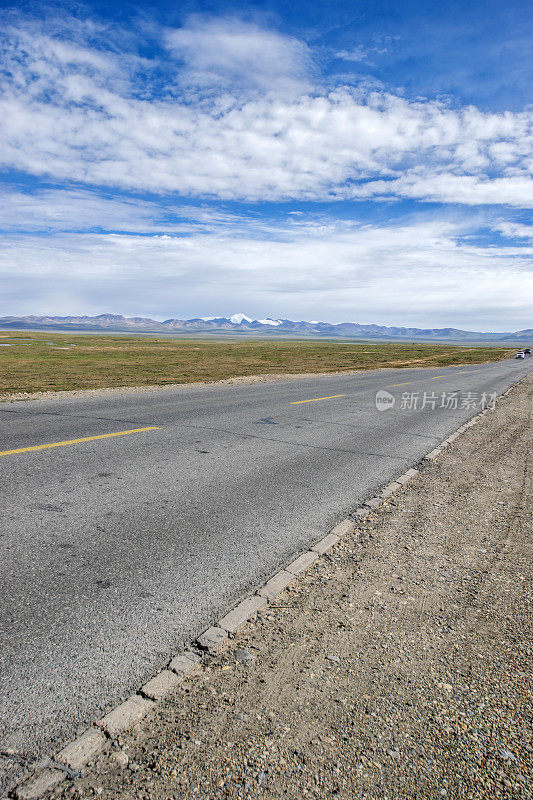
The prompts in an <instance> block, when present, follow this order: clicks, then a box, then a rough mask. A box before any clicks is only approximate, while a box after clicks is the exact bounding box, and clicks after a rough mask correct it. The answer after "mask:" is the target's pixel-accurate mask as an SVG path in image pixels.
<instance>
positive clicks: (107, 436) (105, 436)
mask: <svg viewBox="0 0 533 800" xmlns="http://www.w3.org/2000/svg"><path fill="white" fill-rule="evenodd" d="M160 430H161V428H160V427H158V426H156V425H152V426H150V427H149V428H133V430H131V431H118V432H117V433H101V434H99V435H98V436H84V438H83V439H68V440H67V441H66V442H52V443H51V444H36V445H34V446H33V447H18V448H17V449H16V450H3V451H0V456H11V455H13V454H14V453H29V452H30V451H31V450H48V448H49V447H64V446H65V445H67V444H80V442H93V441H94V440H95V439H110V438H111V437H112V436H127V434H128V433H141V431H160Z"/></svg>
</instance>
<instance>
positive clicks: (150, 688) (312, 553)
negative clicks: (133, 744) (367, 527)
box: [8, 376, 527, 800]
mask: <svg viewBox="0 0 533 800" xmlns="http://www.w3.org/2000/svg"><path fill="white" fill-rule="evenodd" d="M526 377H527V376H524V378H521V379H520V380H518V381H516V382H515V383H514V384H513V385H512V386H510V387H509V389H507V390H506V391H505V392H504V393H503V394H502V395H500V396H499V397H498V398H497V402H499V401H500V400H501V399H502V398H504V397H506V396H507V395H508V394H509V393H510V392H511V391H512V390H513V389H514V388H515V387H516V386H518V385H519V384H520V383H522V381H524V380H525V378H526ZM489 410H492V409H488V408H486V409H483V410H482V411H480V412H479V413H478V414H476V415H475V416H474V417H472V418H471V419H470V420H468V421H467V422H465V423H464V424H463V425H461V426H460V427H459V428H458V429H457V430H456V431H455V432H454V433H452V434H450V435H449V436H448V437H447V438H446V439H444V440H443V441H442V442H441V443H440V444H439V445H438V446H437V447H435V448H433V450H431V451H430V452H429V453H427V454H426V455H425V456H424V457H423V458H422V461H421V463H424V462H432V461H435V460H436V459H437V458H438V457H439V456H440V454H441V453H442V452H444V450H445V449H446V448H447V447H448V446H449V445H450V444H452V443H453V442H454V441H455V440H456V439H458V438H459V436H461V434H462V433H464V432H465V431H466V430H467V429H468V428H470V427H472V426H473V425H476V424H477V423H478V422H479V420H480V419H481V417H482V416H483V415H484V414H487V413H488V411H489ZM419 474H420V473H419V470H418V469H416V468H414V467H411V468H410V469H408V470H407V471H406V472H405V473H403V475H399V476H398V477H397V478H396V479H395V480H394V481H392V483H389V484H388V485H387V486H385V487H384V489H382V491H381V492H380V493H379V494H378V495H376V496H375V497H371V498H369V499H368V500H365V501H364V502H363V503H361V504H360V506H359V507H358V508H356V509H355V510H354V511H353V513H352V515H351V517H348V518H347V519H344V520H342V522H339V523H338V524H337V525H335V527H334V528H332V530H331V531H330V532H329V533H328V534H327V535H326V536H324V537H323V538H322V539H320V540H319V541H318V542H317V543H316V544H315V545H313V546H312V547H311V548H310V549H309V550H306V551H304V552H303V553H301V554H300V555H299V556H298V557H297V558H296V559H294V560H293V561H292V562H291V563H290V564H288V565H287V566H286V567H284V568H283V569H282V570H280V571H279V572H277V573H276V574H275V575H273V576H272V577H271V578H270V579H269V580H268V581H267V582H266V583H265V584H264V585H263V586H261V587H260V588H259V589H257V590H256V591H255V593H254V594H253V595H251V596H250V597H247V598H245V599H244V600H241V601H240V602H239V603H238V604H237V605H236V606H235V607H234V608H233V609H231V610H230V611H228V613H227V614H225V616H224V617H222V619H220V620H219V621H218V623H217V624H216V625H214V626H212V627H210V628H208V629H207V630H205V631H204V632H203V633H202V634H201V635H200V636H198V638H197V639H196V641H195V644H196V646H197V648H198V649H200V650H202V651H204V653H208V654H210V655H215V654H217V653H219V652H220V651H221V650H222V649H223V647H224V646H225V645H226V644H227V642H228V639H229V637H230V636H235V634H236V633H237V632H238V631H239V630H240V629H241V628H242V627H243V626H244V625H245V624H246V623H247V622H249V621H251V620H252V619H253V618H254V617H255V615H256V614H257V612H258V611H260V610H261V609H263V608H264V607H265V606H268V604H269V603H271V602H272V601H273V600H275V599H276V598H277V597H278V596H279V595H280V594H281V593H282V592H283V591H284V590H285V589H287V588H288V587H289V586H290V585H291V583H293V582H294V581H296V580H297V579H298V577H299V576H300V575H302V574H303V573H304V572H305V571H306V570H308V569H309V568H310V567H312V566H313V565H314V564H315V562H316V561H317V560H318V559H319V558H320V557H321V556H323V555H324V554H326V553H327V552H328V551H329V550H331V549H332V548H333V547H335V546H336V545H337V544H338V543H339V542H340V541H342V539H343V538H344V537H345V536H347V535H348V534H349V533H352V532H353V531H354V530H355V528H356V526H357V525H358V524H359V523H361V522H362V521H363V520H364V519H365V518H366V517H368V516H369V515H371V514H372V513H373V512H374V511H376V510H377V509H379V507H380V506H381V505H382V504H383V503H384V502H385V501H386V500H387V498H389V497H391V496H393V495H394V494H396V493H398V492H400V491H401V490H402V489H403V487H404V486H405V485H406V484H407V483H409V482H410V481H411V480H413V479H414V478H416V477H417V476H418V475H419ZM201 662H202V659H201V657H200V656H199V655H197V654H196V653H193V652H190V651H185V652H183V653H179V654H177V655H176V656H174V657H173V658H172V660H171V661H170V663H169V664H168V666H167V667H166V668H165V669H163V670H161V671H160V672H159V673H157V675H154V677H153V678H151V679H150V680H149V681H147V683H145V684H144V686H142V687H141V688H140V689H139V691H138V693H137V694H134V695H131V697H129V698H127V700H125V701H124V702H122V703H120V704H119V705H118V706H116V707H115V708H114V709H112V710H111V711H110V712H108V714H106V715H105V716H104V717H102V718H101V719H100V720H98V721H97V722H96V723H95V725H96V726H97V727H91V728H89V729H88V730H86V731H85V732H84V733H82V734H81V735H80V736H79V737H78V738H77V739H74V740H73V741H72V742H70V743H69V744H67V745H66V746H65V747H64V748H63V749H62V750H60V751H59V752H58V753H57V754H56V756H55V759H54V760H50V761H48V762H47V764H48V766H46V767H43V766H42V764H43V762H42V761H41V762H40V767H38V768H37V769H36V771H35V772H34V773H33V774H32V775H30V776H29V777H28V778H26V779H24V780H23V781H22V782H21V783H19V785H18V786H16V787H15V788H14V789H12V790H11V791H10V792H9V795H8V796H10V797H15V798H17V800H39V798H42V797H43V796H44V795H46V794H47V793H48V792H50V791H51V790H52V789H54V788H55V787H56V786H57V785H58V784H59V783H61V781H63V780H65V779H66V778H67V777H69V776H70V777H76V775H78V774H79V771H80V770H81V769H82V768H83V767H85V766H87V764H88V763H89V762H90V761H92V760H93V759H94V758H95V757H96V756H98V755H99V754H100V753H102V752H103V750H104V749H105V748H106V747H107V746H108V745H109V743H110V741H111V740H112V739H114V738H115V737H116V736H117V735H118V734H120V733H124V732H126V731H129V730H131V729H132V728H134V727H135V725H137V724H138V723H139V722H141V720H142V719H143V718H144V717H145V716H146V715H147V714H148V713H149V712H150V711H152V710H153V709H155V708H157V705H158V703H160V702H161V701H163V700H164V699H165V698H166V697H168V696H169V695H170V694H172V693H173V692H175V691H177V690H178V689H179V686H180V684H181V683H182V682H183V681H184V680H185V678H187V677H188V676H190V675H192V674H193V673H194V672H196V671H198V670H199V669H200V667H201Z"/></svg>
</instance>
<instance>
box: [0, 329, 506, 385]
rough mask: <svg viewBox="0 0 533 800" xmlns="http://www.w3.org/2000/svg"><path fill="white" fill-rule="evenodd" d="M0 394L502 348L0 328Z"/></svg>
mask: <svg viewBox="0 0 533 800" xmlns="http://www.w3.org/2000/svg"><path fill="white" fill-rule="evenodd" d="M0 344H3V345H6V344H9V345H10V346H9V347H5V346H4V347H0V395H3V396H6V395H9V394H12V393H17V392H37V391H59V390H68V389H95V388H104V387H118V386H150V385H165V384H171V383H191V382H194V381H216V380H221V379H223V378H232V377H237V376H250V375H271V374H278V373H293V374H296V373H317V372H346V371H349V370H354V369H377V368H380V367H394V368H401V367H424V366H435V367H436V366H446V365H449V364H478V363H482V362H484V361H497V360H500V359H502V358H505V357H507V356H509V355H510V353H511V351H510V350H509V349H507V348H503V347H502V348H500V347H498V348H496V347H459V346H457V345H447V344H404V343H389V342H380V343H378V344H375V345H374V344H369V343H368V342H362V343H361V342H331V341H316V340H311V341H310V340H307V341H296V340H292V341H281V340H278V341H264V340H263V341H258V340H253V339H247V340H240V341H224V340H217V339H211V340H209V341H206V340H200V339H171V338H155V337H140V336H118V335H115V336H113V335H103V336H93V335H80V334H78V335H71V334H60V333H28V332H16V331H14V332H11V331H10V332H3V333H0Z"/></svg>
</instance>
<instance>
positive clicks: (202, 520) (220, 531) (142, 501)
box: [0, 359, 531, 788]
mask: <svg viewBox="0 0 533 800" xmlns="http://www.w3.org/2000/svg"><path fill="white" fill-rule="evenodd" d="M530 368H531V362H530V361H529V359H528V360H526V361H525V362H523V361H514V360H509V361H504V362H499V363H496V364H488V365H476V366H467V367H448V368H440V369H439V368H436V369H423V370H408V369H407V370H379V371H371V372H361V373H359V374H355V375H329V376H321V377H314V378H305V379H298V380H286V381H279V382H272V383H254V384H249V385H241V386H228V385H213V386H207V387H183V388H179V389H163V390H161V389H154V390H148V391H146V390H145V391H139V392H127V393H124V394H113V395H105V394H104V395H101V396H90V397H89V396H83V397H68V398H65V397H63V398H56V399H50V400H38V401H31V402H17V403H3V404H0V451H1V452H2V453H3V455H0V474H1V478H0V480H1V487H2V489H1V491H2V512H1V513H2V517H1V529H0V541H1V548H2V550H1V561H0V580H1V583H2V587H3V588H2V600H1V602H2V612H1V632H0V694H1V697H2V704H1V712H0V742H1V743H0V750H2V751H5V750H7V749H9V750H11V751H13V752H14V753H18V754H23V755H24V756H26V757H30V758H38V757H39V756H40V755H42V754H48V753H50V752H51V750H52V749H53V748H54V747H55V746H56V745H57V744H59V745H60V744H62V743H64V742H65V741H67V740H68V739H69V738H71V737H72V736H74V735H76V733H77V732H81V730H82V729H83V728H84V727H85V726H87V725H88V724H90V723H91V722H92V721H94V720H95V719H96V718H97V717H99V716H100V715H101V714H102V713H103V712H105V711H106V710H108V709H109V708H110V707H112V706H113V705H115V704H116V703H117V702H118V701H119V700H120V699H121V698H123V697H125V696H127V695H128V694H130V693H131V692H132V691H134V690H136V689H137V688H138V687H139V686H140V685H141V684H142V683H143V682H145V681H146V680H147V679H148V678H149V677H151V675H153V674H154V673H155V672H156V671H157V670H158V669H160V668H161V667H163V666H164V665H165V664H166V663H167V662H168V660H169V657H170V656H171V655H173V654H174V653H176V652H177V651H179V650H180V649H181V648H182V647H183V645H184V644H186V643H187V642H188V641H190V640H191V638H193V637H194V636H195V635H197V634H198V633H199V632H200V631H201V630H203V629H204V628H205V627H206V626H207V625H208V624H210V623H212V622H214V621H215V620H216V619H217V618H218V617H219V616H220V614H221V612H224V611H225V610H227V608H228V606H230V605H231V604H233V603H234V602H235V601H236V600H238V599H239V598H240V597H241V596H242V595H244V594H246V593H247V592H249V591H250V590H251V589H252V588H255V587H256V586H257V585H258V584H259V583H260V582H261V581H264V580H265V579H266V578H268V577H269V576H270V575H271V574H272V573H273V572H275V571H276V569H278V568H279V567H280V566H281V565H284V564H286V563H287V562H288V560H289V559H291V558H292V557H293V556H294V555H295V554H297V553H298V552H299V551H300V550H302V549H304V548H306V547H308V546H309V545H310V544H312V543H313V542H314V541H316V540H317V539H319V538H320V537H321V536H323V535H324V534H325V532H327V530H328V528H330V527H331V526H332V525H333V524H335V523H336V522H337V521H338V520H340V519H342V518H343V517H344V516H346V514H348V513H349V512H350V511H352V510H353V508H354V506H355V504H356V502H357V501H359V500H362V499H364V498H366V497H368V496H369V495H370V494H371V493H373V492H375V491H376V490H378V489H379V488H381V487H382V486H384V485H385V484H387V483H389V482H390V480H392V479H393V478H394V477H396V476H397V475H399V474H400V473H401V472H403V471H405V469H407V468H408V467H409V466H412V464H413V463H415V462H416V461H418V460H419V459H420V458H421V457H422V456H423V455H424V454H425V453H427V452H428V451H429V450H431V449H432V447H434V446H435V445H437V444H438V443H439V442H440V441H441V440H442V439H443V438H444V437H445V436H446V435H448V434H449V433H450V432H452V431H453V430H455V429H456V428H457V427H458V426H459V425H460V424H462V423H463V422H464V421H466V420H467V419H468V418H470V417H471V416H473V415H474V414H475V413H477V411H478V410H479V407H480V406H479V404H480V402H481V398H482V394H483V393H486V394H488V395H490V393H493V392H496V393H497V394H501V393H502V392H503V391H505V389H507V388H508V387H509V386H510V385H511V384H512V383H514V382H515V381H516V380H518V379H519V378H521V377H522V376H523V375H525V374H526V373H527V372H528V371H529V370H530ZM380 389H386V390H387V391H389V392H390V393H391V394H393V395H394V396H395V397H396V403H395V406H394V408H393V409H391V410H387V411H378V410H377V409H376V403H375V396H376V391H377V390H380ZM452 391H459V395H458V398H459V402H458V407H457V408H456V409H455V408H442V407H441V402H442V394H443V393H444V394H445V396H446V397H447V396H448V395H449V393H450V392H452ZM404 392H405V393H407V394H408V396H410V395H411V393H416V394H417V401H418V408H417V409H411V410H409V409H405V408H402V402H401V396H402V393H404ZM424 392H426V403H425V407H422V406H423V399H424ZM465 393H471V394H470V395H468V394H465ZM338 395H340V396H338ZM316 398H324V399H316ZM487 399H489V400H490V397H489V398H487ZM468 400H470V405H469V403H468ZM301 401H311V402H301ZM474 403H475V407H474V406H473V405H472V404H474ZM433 405H434V406H435V408H433V407H432V406H433ZM139 428H147V430H143V431H137V432H134V433H128V434H126V435H123V436H112V437H105V438H94V439H93V438H88V437H99V436H100V437H102V436H103V435H104V434H111V433H118V432H123V431H131V430H137V429H139ZM86 438H88V440H87V441H81V442H79V443H77V444H70V445H64V446H63V445H62V446H59V447H53V448H44V449H25V448H33V447H36V446H40V445H44V444H51V443H56V442H63V441H69V440H73V439H86ZM18 449H24V451H23V452H15V453H13V452H7V453H6V451H12V450H18ZM0 765H1V766H2V768H3V780H4V783H3V786H4V788H5V787H6V786H7V785H9V783H10V782H12V781H13V780H14V779H15V777H16V776H17V774H18V773H19V771H20V770H19V768H18V767H17V762H16V759H13V758H1V757H0ZM0 785H1V784H0Z"/></svg>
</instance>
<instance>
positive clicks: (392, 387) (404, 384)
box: [385, 381, 412, 389]
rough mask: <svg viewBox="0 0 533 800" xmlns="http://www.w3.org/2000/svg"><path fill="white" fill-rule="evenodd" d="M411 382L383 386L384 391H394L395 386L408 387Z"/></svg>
mask: <svg viewBox="0 0 533 800" xmlns="http://www.w3.org/2000/svg"><path fill="white" fill-rule="evenodd" d="M410 383H412V381H407V382H406V383H391V385H390V386H385V389H394V387H395V386H409V384H410Z"/></svg>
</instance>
